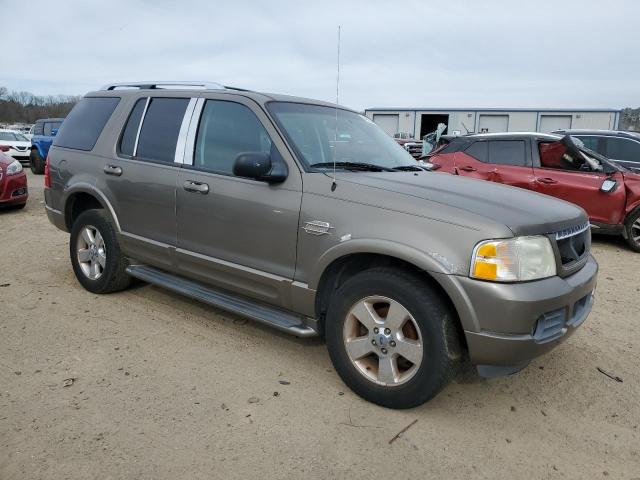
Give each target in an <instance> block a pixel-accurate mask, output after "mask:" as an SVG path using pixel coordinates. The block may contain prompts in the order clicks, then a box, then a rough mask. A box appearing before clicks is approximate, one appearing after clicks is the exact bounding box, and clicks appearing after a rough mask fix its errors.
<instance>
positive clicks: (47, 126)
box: [44, 107, 75, 137]
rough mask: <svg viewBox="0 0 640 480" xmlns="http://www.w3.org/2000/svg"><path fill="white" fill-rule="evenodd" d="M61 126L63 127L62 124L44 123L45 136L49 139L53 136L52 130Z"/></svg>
mask: <svg viewBox="0 0 640 480" xmlns="http://www.w3.org/2000/svg"><path fill="white" fill-rule="evenodd" d="M74 108H75V107H74ZM60 125H62V122H45V123H44V134H45V135H46V136H47V137H49V136H51V130H54V129H58V128H60Z"/></svg>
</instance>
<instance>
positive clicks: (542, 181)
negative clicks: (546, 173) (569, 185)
mask: <svg viewBox="0 0 640 480" xmlns="http://www.w3.org/2000/svg"><path fill="white" fill-rule="evenodd" d="M536 180H538V182H540V183H546V184H551V183H558V181H557V180H554V179H553V178H549V177H542V178H537V179H536Z"/></svg>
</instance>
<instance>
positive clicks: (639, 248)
mask: <svg viewBox="0 0 640 480" xmlns="http://www.w3.org/2000/svg"><path fill="white" fill-rule="evenodd" d="M624 228H625V233H626V240H627V245H629V247H631V249H632V250H633V251H635V252H640V208H637V209H636V210H634V211H633V212H631V214H630V215H629V216H628V217H627V219H626V220H625V222H624ZM634 237H636V239H634Z"/></svg>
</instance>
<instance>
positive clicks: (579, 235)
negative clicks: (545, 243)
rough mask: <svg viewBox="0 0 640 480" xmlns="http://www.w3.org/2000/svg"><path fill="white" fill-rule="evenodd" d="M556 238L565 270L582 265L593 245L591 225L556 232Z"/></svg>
mask: <svg viewBox="0 0 640 480" xmlns="http://www.w3.org/2000/svg"><path fill="white" fill-rule="evenodd" d="M555 237H556V238H555V240H556V245H557V246H558V255H559V257H560V263H561V265H562V267H563V268H572V267H574V266H576V265H578V264H580V263H581V262H582V261H583V260H584V259H585V258H586V256H587V255H588V253H589V247H590V245H591V231H590V226H589V224H585V225H580V226H578V227H573V228H569V229H565V230H562V231H560V232H556V234H555Z"/></svg>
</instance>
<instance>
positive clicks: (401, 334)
mask: <svg viewBox="0 0 640 480" xmlns="http://www.w3.org/2000/svg"><path fill="white" fill-rule="evenodd" d="M343 341H344V347H345V350H346V352H347V355H348V357H349V360H350V361H351V363H352V365H353V366H354V367H355V368H356V370H357V371H358V372H360V374H362V375H363V376H364V377H365V378H367V379H368V380H370V381H372V382H374V383H376V384H378V385H383V386H386V387H395V386H398V385H402V384H404V383H406V382H407V381H409V380H410V379H411V378H412V377H413V376H414V375H415V374H416V372H417V371H418V369H419V368H420V365H421V363H422V358H423V353H424V352H423V348H424V347H423V342H422V335H421V333H420V327H419V326H418V323H417V322H416V320H415V319H414V318H413V316H412V315H411V313H410V312H409V311H408V310H407V309H406V308H405V307H404V306H403V305H402V304H400V303H399V302H397V301H395V300H392V299H390V298H387V297H382V296H371V297H367V298H364V299H362V300H360V301H358V302H357V303H356V304H355V305H354V306H353V307H352V308H351V310H350V311H349V313H348V314H347V317H346V319H345V322H344V330H343Z"/></svg>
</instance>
